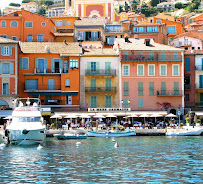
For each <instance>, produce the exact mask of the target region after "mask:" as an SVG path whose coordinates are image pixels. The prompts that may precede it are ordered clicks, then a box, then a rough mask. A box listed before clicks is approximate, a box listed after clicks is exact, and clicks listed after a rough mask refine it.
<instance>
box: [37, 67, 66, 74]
mask: <svg viewBox="0 0 203 184" xmlns="http://www.w3.org/2000/svg"><path fill="white" fill-rule="evenodd" d="M34 73H35V74H61V73H68V70H67V71H65V70H63V69H59V68H55V69H42V70H40V69H38V68H35V69H34Z"/></svg>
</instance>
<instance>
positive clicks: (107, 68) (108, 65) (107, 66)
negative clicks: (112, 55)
mask: <svg viewBox="0 0 203 184" xmlns="http://www.w3.org/2000/svg"><path fill="white" fill-rule="evenodd" d="M105 74H111V62H105Z"/></svg>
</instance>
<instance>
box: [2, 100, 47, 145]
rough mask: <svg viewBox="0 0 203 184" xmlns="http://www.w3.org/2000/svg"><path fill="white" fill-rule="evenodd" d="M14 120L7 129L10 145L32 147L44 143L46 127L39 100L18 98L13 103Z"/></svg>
mask: <svg viewBox="0 0 203 184" xmlns="http://www.w3.org/2000/svg"><path fill="white" fill-rule="evenodd" d="M13 105H14V110H13V113H12V120H9V121H8V122H7V125H6V129H5V137H6V138H7V141H8V143H12V144H16V145H32V144H41V143H43V141H44V139H45V137H46V135H45V129H46V125H45V124H44V120H43V117H42V113H41V102H40V99H38V98H17V99H15V100H14V102H13Z"/></svg>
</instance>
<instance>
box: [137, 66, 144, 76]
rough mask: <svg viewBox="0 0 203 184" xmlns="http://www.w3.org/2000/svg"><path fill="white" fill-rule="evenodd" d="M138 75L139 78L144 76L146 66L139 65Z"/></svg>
mask: <svg viewBox="0 0 203 184" xmlns="http://www.w3.org/2000/svg"><path fill="white" fill-rule="evenodd" d="M137 75H139V76H143V75H144V65H137Z"/></svg>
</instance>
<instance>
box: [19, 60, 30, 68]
mask: <svg viewBox="0 0 203 184" xmlns="http://www.w3.org/2000/svg"><path fill="white" fill-rule="evenodd" d="M20 69H29V63H28V58H20Z"/></svg>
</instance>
